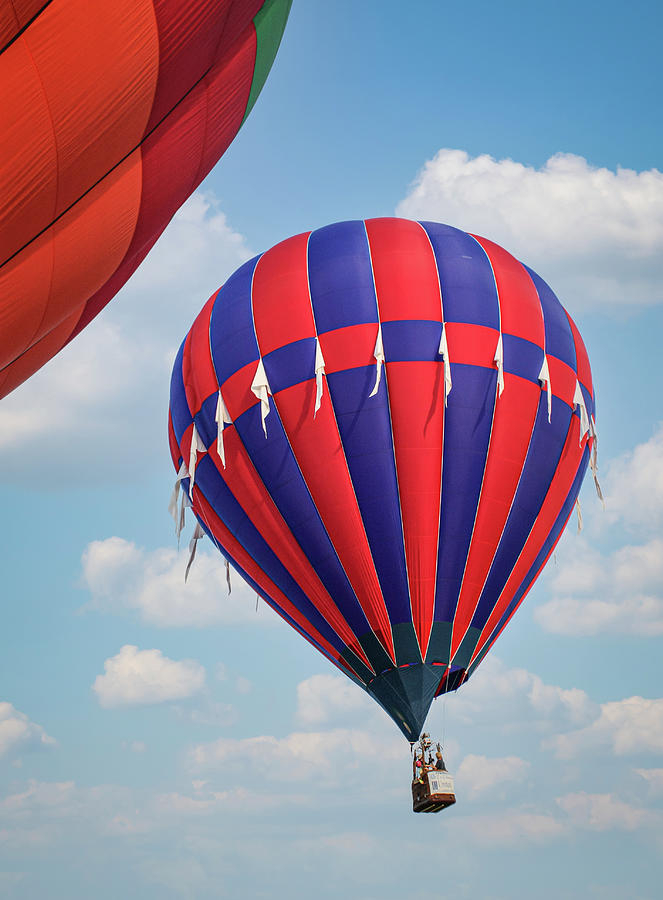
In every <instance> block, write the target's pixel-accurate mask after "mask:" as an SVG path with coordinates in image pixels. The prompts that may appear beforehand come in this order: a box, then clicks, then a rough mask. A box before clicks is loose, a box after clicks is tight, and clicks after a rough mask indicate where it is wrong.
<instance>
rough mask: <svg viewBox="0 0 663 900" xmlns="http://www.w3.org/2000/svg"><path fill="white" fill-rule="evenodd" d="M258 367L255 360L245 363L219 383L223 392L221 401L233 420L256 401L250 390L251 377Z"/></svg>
mask: <svg viewBox="0 0 663 900" xmlns="http://www.w3.org/2000/svg"><path fill="white" fill-rule="evenodd" d="M257 367H258V362H257V360H256V361H255V362H250V363H247V364H246V365H245V366H242V368H241V369H238V370H237V371H236V372H234V373H233V374H232V375H231V376H230V378H227V379H226V380H225V381H224V382H223V384H222V385H221V393H222V394H223V402H224V403H225V404H226V408H227V410H228V412H229V414H230V418H231V419H232V420H233V422H234V421H235V419H239V417H240V416H241V415H242V413H243V412H246V410H247V409H249V408H250V407H251V406H255V405H256V403H258V398H257V397H256V395H255V394H254V393H253V391H252V390H251V384H252V383H253V377H254V375H255V374H256V369H257Z"/></svg>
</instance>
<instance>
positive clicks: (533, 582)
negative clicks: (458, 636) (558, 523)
mask: <svg viewBox="0 0 663 900" xmlns="http://www.w3.org/2000/svg"><path fill="white" fill-rule="evenodd" d="M572 513H573V507H572V508H571V511H570V512H569V514H568V516H567V517H566V522H565V523H564V525H563V527H562V529H561V531H560V533H559V534H558V536H557V540H556V541H555V542H554V543H553V545H552V547H551V548H550V551H549V552H548V554H547V555H546V558H545V559H544V560H543V562H542V563H541V565H540V566H539V568H538V569H537V571H536V573H535V575H534V577H533V578H532V580H531V582H530V585H529V587H528V588H527V590H526V591H525V592H524V594H523V596H522V597H521V598H520V600H519V601H518V603H517V604H516V605H515V606H514V608H513V609H512V610H511V612H510V613H509V616H508V618H507V619H506V621H505V622H504V624H503V625H502V627H501V628H500V630H499V631H497V632H495V634H494V635H493V636H492V637H490V638H489V640H490V644H489V648H490V647H492V646H493V644H494V643H495V641H496V640H497V638H498V637H499V636H500V635H501V634H502V632H503V631H504V629H505V628H506V626H507V625H508V624H509V622H510V621H511V619H512V618H513V616H514V614H515V613H516V612H517V611H518V610H519V609H520V606H521V605H522V603H523V600H524V599H525V598H526V597H527V595H528V594H529V592H530V591H531V590H532V588H533V587H534V585H535V584H536V580H537V578H538V577H539V575H540V574H541V572H542V571H543V570H544V568H545V567H546V564H547V562H548V560H549V559H550V557H551V556H552V554H553V553H554V552H555V547H556V546H557V544H558V543H559V539H560V538H561V536H562V535H563V534H564V529H565V528H566V526H567V524H568V521H569V519H570V518H571V514H572ZM498 621H499V620H498ZM482 638H483V634H482ZM482 647H485V643H484V644H481V643H479V645H478V647H477V650H476V651H475V652H474V654H473V655H472V660H471V661H470V663H469V664H468V669H469V666H470V665H471V663H472V662H473V661H474V660H475V659H476V657H477V656H478V654H479V652H481V648H482Z"/></svg>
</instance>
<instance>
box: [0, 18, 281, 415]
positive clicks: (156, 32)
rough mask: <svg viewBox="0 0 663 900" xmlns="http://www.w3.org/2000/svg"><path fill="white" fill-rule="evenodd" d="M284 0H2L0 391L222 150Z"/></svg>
mask: <svg viewBox="0 0 663 900" xmlns="http://www.w3.org/2000/svg"><path fill="white" fill-rule="evenodd" d="M290 5H291V0H113V2H112V3H107V4H103V3H102V4H91V3H89V0H0V109H2V110H3V127H2V129H0V197H2V198H3V203H2V209H1V211H0V336H1V337H0V397H2V396H5V395H6V394H8V393H9V392H10V391H11V390H13V389H14V388H15V387H16V386H17V385H19V384H20V383H21V382H22V381H24V380H25V379H26V378H28V377H29V376H30V375H31V374H33V372H35V371H36V370H37V369H39V368H40V367H41V366H42V365H43V364H44V363H45V362H47V361H48V360H49V359H50V358H51V357H52V356H54V355H55V354H56V353H57V352H58V351H59V350H60V349H61V348H62V347H63V346H64V345H65V344H66V343H67V342H68V341H70V340H71V339H72V337H74V336H75V335H76V334H78V332H79V331H81V330H82V329H83V328H84V327H85V325H87V324H88V323H89V322H90V321H91V319H92V318H94V316H96V314H97V313H98V312H99V311H100V310H101V309H102V308H103V307H104V306H105V305H106V304H107V303H108V302H109V300H111V299H112V297H113V296H114V295H115V294H116V293H117V291H118V290H119V289H120V288H121V287H122V285H123V284H124V283H125V282H126V281H127V279H128V278H129V276H130V275H131V274H132V273H133V272H134V271H135V269H136V268H137V266H138V265H139V264H140V263H141V262H142V260H143V259H144V258H145V256H146V255H147V253H148V252H149V250H150V249H151V247H152V246H153V245H154V243H155V242H156V240H157V238H158V237H159V235H160V234H161V233H162V232H163V230H164V228H165V227H166V225H167V224H168V222H169V221H170V219H171V218H172V216H173V215H174V213H175V212H176V211H177V209H179V207H180V206H181V205H182V203H184V201H185V200H186V199H187V197H188V196H189V195H190V194H191V193H192V192H193V191H194V190H195V188H196V187H197V186H198V185H199V184H200V182H201V181H202V180H203V178H204V177H205V176H206V175H207V174H208V173H209V171H210V170H211V169H212V167H213V166H214V165H215V163H216V162H217V160H218V159H219V158H220V157H221V156H222V154H223V153H224V152H225V150H226V149H227V147H228V146H229V144H230V143H231V141H232V140H233V138H234V137H235V135H236V134H237V131H238V130H239V128H240V126H241V125H242V123H243V121H244V119H245V118H246V117H247V115H248V113H249V111H250V110H251V108H252V106H253V104H254V103H255V100H256V98H257V96H258V94H259V93H260V90H261V88H262V86H263V84H264V82H265V79H266V77H267V75H268V73H269V69H270V68H271V65H272V62H273V60H274V57H275V55H276V52H277V50H278V46H279V43H280V40H281V36H282V34H283V29H284V28H285V23H286V21H287V17H288V13H289V11H290Z"/></svg>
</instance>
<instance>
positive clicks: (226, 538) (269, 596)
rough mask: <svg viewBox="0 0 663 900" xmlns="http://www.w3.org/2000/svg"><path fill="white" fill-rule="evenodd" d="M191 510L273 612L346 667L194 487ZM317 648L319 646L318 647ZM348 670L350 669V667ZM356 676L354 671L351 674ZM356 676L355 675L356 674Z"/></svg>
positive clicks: (330, 657) (341, 665)
mask: <svg viewBox="0 0 663 900" xmlns="http://www.w3.org/2000/svg"><path fill="white" fill-rule="evenodd" d="M194 510H195V511H196V512H197V513H198V514H199V515H200V518H201V519H202V521H203V522H204V523H205V524H206V525H207V527H208V528H209V529H210V530H211V532H212V534H213V535H214V537H215V538H216V540H217V541H218V543H219V545H220V546H221V547H222V548H223V549H224V550H226V551H227V553H228V554H229V556H231V557H232V558H233V559H234V560H235V561H236V562H237V565H238V566H240V568H242V569H243V570H244V571H245V572H246V573H247V575H249V576H250V577H251V578H252V579H253V581H255V583H256V584H257V585H258V587H259V588H260V591H261V593H262V596H263V598H264V599H265V600H266V602H267V603H269V605H270V606H271V607H272V608H273V609H275V610H276V612H277V613H280V612H281V611H283V612H284V613H285V614H286V615H288V616H290V618H291V619H292V621H293V622H295V623H296V626H297V627H298V629H299V630H300V633H301V634H302V635H303V636H304V637H305V638H306V639H307V640H309V641H315V642H317V644H319V645H320V648H322V652H323V653H325V654H326V655H327V656H328V657H329V659H331V661H332V662H333V663H335V664H336V665H337V666H339V668H342V669H345V668H349V666H347V664H346V663H345V661H342V660H341V658H340V654H339V652H338V651H337V650H336V649H335V648H334V647H332V645H331V644H330V643H329V642H328V641H327V640H325V638H324V637H323V636H322V635H321V634H320V633H319V632H318V631H317V630H316V629H315V628H314V627H313V626H312V625H311V624H310V622H309V621H308V619H306V618H304V616H302V615H301V613H300V612H299V610H297V609H296V608H295V607H294V606H293V605H292V603H291V602H290V601H289V600H288V598H287V597H286V596H285V594H284V593H283V592H282V591H280V590H279V589H278V587H277V586H276V585H275V584H274V583H273V582H272V581H271V580H270V579H269V578H268V577H267V576H266V575H265V573H264V572H263V571H262V569H261V568H259V566H257V565H256V564H255V562H254V561H253V559H252V558H251V557H250V556H249V554H248V553H247V552H246V550H245V549H244V548H243V547H242V545H241V544H240V543H239V542H238V541H237V540H236V539H235V538H234V537H233V535H232V534H231V532H230V531H229V530H228V529H227V528H226V526H225V525H224V524H223V522H222V521H221V520H220V519H219V517H218V516H217V515H216V513H215V512H214V510H213V509H212V507H211V506H210V505H209V503H208V502H207V500H206V499H205V497H204V496H203V495H202V494H201V492H200V491H199V490H198V489H197V488H196V487H195V486H194ZM318 649H319V648H318ZM351 671H352V670H351ZM354 674H355V675H356V673H354ZM357 677H358V676H357Z"/></svg>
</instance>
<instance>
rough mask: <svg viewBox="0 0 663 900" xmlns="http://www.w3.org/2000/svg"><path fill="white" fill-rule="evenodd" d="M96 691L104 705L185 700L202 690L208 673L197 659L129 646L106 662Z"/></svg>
mask: <svg viewBox="0 0 663 900" xmlns="http://www.w3.org/2000/svg"><path fill="white" fill-rule="evenodd" d="M104 669H105V674H104V675H97V677H96V679H95V681H94V684H93V685H92V690H93V691H94V692H95V693H96V695H97V699H98V700H99V703H100V704H101V706H105V707H113V706H128V705H138V704H150V703H163V702H165V701H167V700H182V699H184V698H185V697H191V696H192V695H193V694H196V693H198V691H200V690H202V688H203V686H204V684H205V670H204V668H203V667H202V666H201V665H200V663H198V662H196V661H195V660H193V659H183V660H179V661H176V660H173V659H169V658H168V657H167V656H164V655H163V653H162V652H161V650H139V649H138V647H134V646H132V645H131V644H125V645H124V647H122V648H121V649H120V652H119V653H118V654H117V655H116V656H111V657H110V658H109V659H107V660H106V662H105V663H104Z"/></svg>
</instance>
